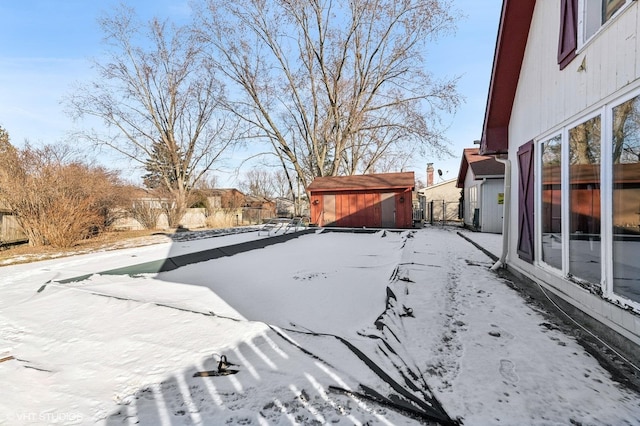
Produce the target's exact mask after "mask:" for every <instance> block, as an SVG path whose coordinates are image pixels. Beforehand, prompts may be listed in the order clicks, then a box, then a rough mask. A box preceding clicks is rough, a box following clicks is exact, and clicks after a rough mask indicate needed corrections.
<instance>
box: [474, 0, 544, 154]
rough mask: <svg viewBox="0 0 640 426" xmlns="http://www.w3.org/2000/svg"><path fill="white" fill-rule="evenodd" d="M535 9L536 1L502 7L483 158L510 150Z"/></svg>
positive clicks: (509, 1) (510, 0)
mask: <svg viewBox="0 0 640 426" xmlns="http://www.w3.org/2000/svg"><path fill="white" fill-rule="evenodd" d="M535 5H536V1H535V0H504V1H503V3H502V14H501V16H500V26H499V28H498V37H497V40H496V48H495V53H494V56H493V69H492V71H491V83H490V84H489V96H488V97H487V107H486V109H485V115H484V125H483V129H482V141H481V143H480V152H482V153H483V154H501V153H506V152H507V151H508V149H509V132H508V129H509V120H510V119H511V110H512V108H513V101H514V99H515V95H516V89H517V87H518V79H519V78H520V68H521V67H522V61H523V59H524V52H525V47H526V45H527V39H528V37H529V28H530V27H531V21H532V18H533V9H534V7H535Z"/></svg>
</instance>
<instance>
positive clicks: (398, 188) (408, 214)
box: [307, 172, 415, 228]
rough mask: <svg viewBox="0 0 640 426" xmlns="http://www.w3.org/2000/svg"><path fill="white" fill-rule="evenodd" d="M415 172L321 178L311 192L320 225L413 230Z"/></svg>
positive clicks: (313, 220)
mask: <svg viewBox="0 0 640 426" xmlns="http://www.w3.org/2000/svg"><path fill="white" fill-rule="evenodd" d="M414 187H415V175H414V172H402V173H380V174H367V175H354V176H325V177H317V178H315V179H314V180H313V182H311V184H310V185H309V186H308V188H307V190H308V191H309V193H310V196H311V223H313V224H315V225H318V226H338V227H354V228H355V227H357V228H360V227H371V228H411V227H412V226H413V216H412V209H413V206H412V203H411V199H412V194H413V190H414Z"/></svg>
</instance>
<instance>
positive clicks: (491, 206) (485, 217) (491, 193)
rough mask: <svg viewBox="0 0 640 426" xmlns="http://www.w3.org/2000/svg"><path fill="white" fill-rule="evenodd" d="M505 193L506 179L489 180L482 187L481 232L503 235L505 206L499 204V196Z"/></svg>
mask: <svg viewBox="0 0 640 426" xmlns="http://www.w3.org/2000/svg"><path fill="white" fill-rule="evenodd" d="M503 192H504V179H487V180H485V181H484V182H482V185H481V186H480V194H481V195H480V197H481V202H480V230H481V231H482V232H489V233H493V234H501V233H502V216H503V213H504V204H499V203H498V194H500V193H503Z"/></svg>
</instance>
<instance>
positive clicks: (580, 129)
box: [480, 0, 640, 344]
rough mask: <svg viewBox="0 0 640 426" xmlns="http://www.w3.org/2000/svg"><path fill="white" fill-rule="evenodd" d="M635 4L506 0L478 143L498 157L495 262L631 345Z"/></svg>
mask: <svg viewBox="0 0 640 426" xmlns="http://www.w3.org/2000/svg"><path fill="white" fill-rule="evenodd" d="M639 8H640V6H639V5H638V2H637V1H631V0H560V1H538V2H536V1H535V0H505V1H504V2H503V6H502V16H501V19H500V27H499V30H498V41H497V44H496V51H495V57H494V62H493V70H492V74H491V84H490V88H489V97H488V101H487V109H486V112H485V119H484V127H483V133H482V141H481V146H480V153H481V154H485V155H488V154H495V155H500V156H501V157H502V158H507V159H508V161H509V165H508V166H507V170H506V175H505V177H506V184H505V188H506V189H507V191H506V194H505V195H506V199H505V220H506V221H507V224H506V225H507V227H506V229H507V230H508V234H507V235H505V241H506V244H505V247H504V249H505V252H504V253H503V254H502V257H501V259H500V261H499V263H498V264H496V266H499V265H504V264H506V266H507V267H508V268H509V269H511V270H513V271H516V272H519V273H522V274H524V275H526V276H528V277H530V278H532V279H533V280H535V281H536V282H537V283H538V284H540V285H542V286H543V287H544V288H546V289H548V290H551V291H552V292H553V293H555V294H556V295H557V296H558V297H561V298H563V299H565V300H566V301H568V302H569V303H571V304H573V305H574V306H575V307H577V308H578V309H580V310H582V311H583V312H584V313H586V314H588V315H589V316H591V317H592V318H594V319H596V320H598V321H599V322H600V323H602V324H604V325H606V326H608V327H609V328H610V329H612V330H615V331H616V332H617V333H619V334H620V335H622V336H624V337H626V338H627V339H629V340H630V341H632V342H634V343H636V344H640V315H639V313H640V264H639V262H638V259H640V66H639V64H640V57H639V56H638V51H639V50H640V10H639Z"/></svg>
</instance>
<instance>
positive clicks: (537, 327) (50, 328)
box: [0, 228, 640, 425]
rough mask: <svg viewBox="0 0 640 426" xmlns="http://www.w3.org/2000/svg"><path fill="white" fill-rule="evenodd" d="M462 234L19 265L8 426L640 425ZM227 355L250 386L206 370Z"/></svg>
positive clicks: (1, 410)
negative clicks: (215, 254)
mask: <svg viewBox="0 0 640 426" xmlns="http://www.w3.org/2000/svg"><path fill="white" fill-rule="evenodd" d="M456 231H457V229H451V228H444V229H438V228H427V229H420V230H412V231H405V232H402V233H395V232H388V231H387V232H385V231H380V232H377V233H373V234H364V233H359V234H353V233H333V232H316V233H311V234H305V235H301V236H299V237H298V238H295V239H291V240H289V241H287V242H284V243H279V244H274V245H270V246H268V247H265V248H262V249H257V250H253V251H248V252H245V253H240V254H236V255H233V256H230V257H222V258H219V259H215V260H209V261H205V262H201V263H196V264H191V265H187V266H183V267H180V268H178V269H174V270H172V271H168V272H162V273H157V274H151V273H148V274H140V275H135V276H129V275H106V274H100V272H101V271H106V270H111V269H116V268H121V267H125V266H130V265H136V264H141V263H144V262H149V261H154V260H160V259H165V258H167V257H172V256H178V255H183V254H185V253H193V252H199V251H203V250H209V249H211V248H214V247H223V246H227V245H232V244H239V243H243V242H247V241H252V240H256V239H263V238H267V237H266V236H264V235H258V232H256V231H254V232H248V233H243V234H235V235H228V236H224V237H217V238H206V239H197V240H194V239H189V238H182V239H181V240H180V241H174V242H165V243H161V244H155V245H151V246H146V247H138V248H127V249H122V250H116V251H105V252H100V253H93V254H84V255H78V256H73V257H67V258H61V259H55V260H47V261H41V262H36V263H30V264H21V265H10V266H3V267H0V295H1V297H0V360H3V361H2V362H0V377H1V378H2V392H1V394H2V398H0V424H6V425H16V424H106V425H120V424H143V425H182V424H185V425H189V424H203V425H222V424H259V425H291V424H325V423H330V424H344V425H350V424H356V425H360V424H370V425H373V424H380V425H403V424H404V425H411V424H421V423H425V422H428V420H427V419H429V418H431V419H434V418H436V419H437V418H440V419H441V420H442V421H443V422H444V421H446V420H447V419H452V420H454V421H455V420H456V419H457V420H459V421H460V422H462V423H464V424H466V425H487V424H507V425H514V424H518V425H521V424H522V425H524V424H527V425H529V424H531V425H550V424H552V425H555V424H558V425H565V424H585V425H600V424H602V425H605V424H611V425H624V424H630V425H636V424H640V398H639V395H637V394H635V393H633V392H631V391H629V390H627V389H624V388H622V387H621V386H620V385H619V384H617V383H616V382H615V381H613V380H612V379H611V377H610V375H609V374H608V373H607V372H606V371H605V370H604V369H603V368H601V367H600V366H599V364H598V363H597V361H596V360H595V359H594V358H592V357H591V356H590V355H589V354H588V353H586V352H585V351H584V350H583V349H582V347H581V346H580V345H578V344H577V343H576V342H575V340H574V339H573V338H571V337H569V336H567V335H565V334H563V333H562V332H560V331H559V330H558V329H557V328H555V327H553V326H551V325H550V324H549V323H548V322H547V321H546V319H545V317H544V316H543V314H542V313H541V312H539V311H537V310H536V309H535V308H533V307H531V306H529V305H527V304H526V303H525V302H524V301H523V299H522V298H521V296H520V295H519V294H518V293H516V292H515V291H513V290H511V289H510V288H509V287H508V286H507V285H505V283H504V282H503V281H502V280H501V279H500V278H498V277H497V276H496V275H495V274H493V273H492V272H490V271H489V267H490V266H491V265H492V263H493V262H492V261H491V260H490V259H489V258H488V257H487V256H486V255H485V254H484V253H482V252H481V251H480V250H478V249H477V248H476V247H474V246H473V245H472V244H470V243H469V242H468V241H466V240H465V239H463V238H461V237H460V236H458V235H457V233H456ZM469 236H470V237H471V238H474V237H475V238H477V239H478V242H479V243H480V244H481V245H483V246H484V247H485V248H487V249H489V251H491V252H493V253H495V254H499V250H500V242H501V240H500V238H501V236H499V235H486V234H473V235H469ZM480 240H482V241H480ZM90 274H93V275H91V276H90V277H89V278H87V279H83V280H80V281H74V282H69V283H66V284H63V283H61V281H65V280H67V279H69V278H73V277H80V276H86V275H90ZM222 356H225V357H226V359H227V360H228V361H230V362H232V363H234V364H236V365H232V366H229V367H227V369H223V370H222V371H223V372H227V373H229V372H232V371H236V370H237V373H236V374H228V375H221V376H210V377H202V376H199V375H198V373H199V372H205V371H210V372H212V374H213V373H215V372H217V371H218V370H217V367H218V365H219V361H220V359H221V357H222ZM194 375H195V376H194Z"/></svg>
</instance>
